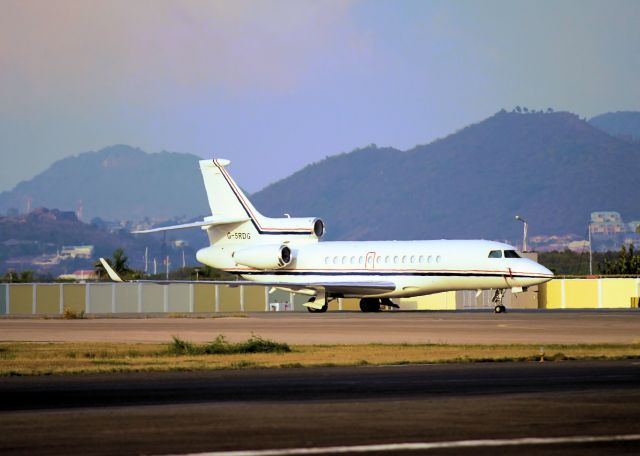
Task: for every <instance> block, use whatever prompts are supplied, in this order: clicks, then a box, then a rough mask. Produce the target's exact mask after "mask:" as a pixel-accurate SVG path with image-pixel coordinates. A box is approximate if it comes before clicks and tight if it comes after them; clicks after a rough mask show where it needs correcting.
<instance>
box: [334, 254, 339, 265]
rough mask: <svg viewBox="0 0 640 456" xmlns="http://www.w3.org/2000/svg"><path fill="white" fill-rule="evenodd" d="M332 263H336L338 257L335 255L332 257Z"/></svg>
mask: <svg viewBox="0 0 640 456" xmlns="http://www.w3.org/2000/svg"><path fill="white" fill-rule="evenodd" d="M333 264H338V257H337V256H335V257H333Z"/></svg>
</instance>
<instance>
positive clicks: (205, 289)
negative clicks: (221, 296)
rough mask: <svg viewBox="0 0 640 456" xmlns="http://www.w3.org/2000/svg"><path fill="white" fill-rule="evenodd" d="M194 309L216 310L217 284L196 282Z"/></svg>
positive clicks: (201, 310)
mask: <svg viewBox="0 0 640 456" xmlns="http://www.w3.org/2000/svg"><path fill="white" fill-rule="evenodd" d="M193 310H194V312H215V311H216V286H215V285H207V284H195V285H194V286H193Z"/></svg>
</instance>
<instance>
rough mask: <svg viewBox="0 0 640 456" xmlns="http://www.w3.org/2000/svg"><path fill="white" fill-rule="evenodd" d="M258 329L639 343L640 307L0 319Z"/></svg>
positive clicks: (341, 337) (328, 335)
mask: <svg viewBox="0 0 640 456" xmlns="http://www.w3.org/2000/svg"><path fill="white" fill-rule="evenodd" d="M219 334H223V335H224V336H226V337H227V338H228V339H229V340H231V341H239V340H245V339H247V338H248V337H250V336H251V335H252V334H256V335H259V336H261V337H264V338H268V339H272V340H277V341H281V342H287V343H291V344H365V343H405V342H406V343H450V344H512V343H531V344H551V343H566V344H575V343H585V344H586V343H638V342H640V312H639V311H638V310H636V309H634V310H628V311H566V312H563V311H511V312H508V313H506V314H494V313H493V312H489V311H486V312H477V311H474V312H465V311H461V312H460V311H459V312H381V313H375V314H363V313H360V312H340V313H337V312H336V313H332V312H328V313H326V314H306V313H302V314H301V313H293V312H291V313H285V312H277V313H276V312H273V313H255V314H247V315H246V316H244V317H225V316H221V315H216V316H215V318H212V317H211V316H208V317H202V318H195V317H191V318H166V317H162V318H144V316H141V317H140V316H139V317H138V318H89V319H84V320H60V319H35V318H25V319H16V318H4V319H0V340H2V341H34V342H35V341H45V342H46V341H69V342H73V341H100V342H167V341H170V340H171V337H172V336H174V335H175V336H179V337H181V338H183V339H186V340H190V341H194V342H206V341H210V340H213V339H214V338H215V337H216V336H217V335H219Z"/></svg>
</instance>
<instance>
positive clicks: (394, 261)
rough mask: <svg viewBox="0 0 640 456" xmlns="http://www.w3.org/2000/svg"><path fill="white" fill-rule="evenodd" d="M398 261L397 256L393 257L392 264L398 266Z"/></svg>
mask: <svg viewBox="0 0 640 456" xmlns="http://www.w3.org/2000/svg"><path fill="white" fill-rule="evenodd" d="M398 260H399V258H398V257H397V256H394V257H393V263H394V264H398Z"/></svg>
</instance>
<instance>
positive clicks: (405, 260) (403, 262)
mask: <svg viewBox="0 0 640 456" xmlns="http://www.w3.org/2000/svg"><path fill="white" fill-rule="evenodd" d="M406 262H407V256H406V255H405V256H403V257H402V264H405V263H406Z"/></svg>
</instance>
